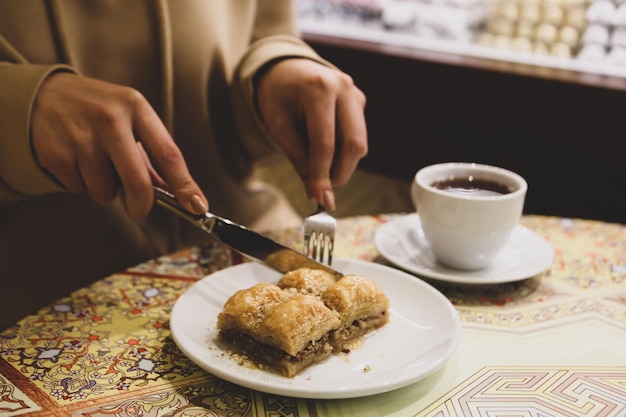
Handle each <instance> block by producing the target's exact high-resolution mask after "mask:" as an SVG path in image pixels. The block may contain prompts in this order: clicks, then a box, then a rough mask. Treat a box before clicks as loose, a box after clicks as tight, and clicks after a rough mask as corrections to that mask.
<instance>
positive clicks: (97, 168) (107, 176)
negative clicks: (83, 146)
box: [77, 154, 118, 204]
mask: <svg viewBox="0 0 626 417" xmlns="http://www.w3.org/2000/svg"><path fill="white" fill-rule="evenodd" d="M77 166H78V169H79V171H80V173H81V176H82V178H83V181H84V183H85V188H86V190H87V193H88V194H89V196H90V197H91V199H92V200H93V201H95V202H96V203H99V204H107V203H110V202H111V201H113V200H114V199H115V196H116V195H117V191H118V182H117V181H116V175H115V170H114V168H113V165H112V164H111V160H110V159H109V158H108V157H107V156H106V155H103V154H99V155H90V156H89V157H87V156H84V155H80V156H79V159H78V161H77Z"/></svg>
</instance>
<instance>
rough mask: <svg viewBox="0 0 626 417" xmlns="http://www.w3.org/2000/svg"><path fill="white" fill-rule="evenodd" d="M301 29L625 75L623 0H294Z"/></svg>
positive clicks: (625, 8)
mask: <svg viewBox="0 0 626 417" xmlns="http://www.w3.org/2000/svg"><path fill="white" fill-rule="evenodd" d="M298 6H299V10H298V11H299V16H300V27H301V30H302V32H303V33H305V34H311V35H326V36H334V37H341V38H346V39H354V40H361V41H368V42H377V43H382V44H385V45H390V46H398V47H406V48H413V49H419V50H425V51H434V52H442V53H450V54H456V55H463V56H468V57H476V58H484V59H492V60H500V61H504V62H512V63H520V64H527V65H534V66H540V67H547V68H556V69H565V70H571V71H580V72H584V73H588V74H600V75H602V74H604V75H612V76H617V77H626V0H299V2H298Z"/></svg>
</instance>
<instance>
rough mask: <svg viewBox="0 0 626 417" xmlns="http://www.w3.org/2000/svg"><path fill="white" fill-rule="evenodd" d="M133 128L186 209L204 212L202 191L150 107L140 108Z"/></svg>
mask: <svg viewBox="0 0 626 417" xmlns="http://www.w3.org/2000/svg"><path fill="white" fill-rule="evenodd" d="M134 129H135V130H136V132H137V135H138V136H139V137H140V138H141V142H142V146H143V149H144V151H145V153H146V154H147V155H148V159H149V160H150V161H152V162H153V163H154V165H155V166H156V168H157V169H158V172H159V173H161V175H162V177H163V179H164V180H165V183H166V184H167V185H168V187H167V188H168V189H169V190H170V192H172V193H173V194H174V195H175V196H176V198H177V200H178V201H179V202H180V203H181V204H182V205H183V206H184V207H185V208H186V209H187V210H189V211H191V212H193V213H197V214H202V213H206V212H207V211H208V209H209V203H208V201H207V199H206V197H205V196H204V193H203V192H202V190H200V187H199V186H198V184H197V183H196V182H195V181H194V180H193V178H192V177H191V174H190V173H189V170H188V168H187V164H186V163H185V160H184V158H183V155H182V153H181V151H180V149H179V148H178V147H177V146H176V144H175V143H174V141H173V140H172V138H171V136H170V134H169V132H168V131H167V129H166V128H165V126H164V125H163V124H162V123H161V121H160V119H159V118H158V116H157V115H156V113H154V111H153V110H152V108H150V107H144V108H142V109H140V114H139V117H138V118H137V119H136V120H135V124H134Z"/></svg>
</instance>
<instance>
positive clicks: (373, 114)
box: [304, 33, 626, 223]
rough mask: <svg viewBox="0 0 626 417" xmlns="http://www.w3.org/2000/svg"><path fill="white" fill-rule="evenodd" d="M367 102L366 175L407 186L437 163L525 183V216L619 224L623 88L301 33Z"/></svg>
mask: <svg viewBox="0 0 626 417" xmlns="http://www.w3.org/2000/svg"><path fill="white" fill-rule="evenodd" d="M304 39H305V40H306V41H307V42H308V43H309V44H310V45H311V46H313V47H314V48H315V49H316V50H317V51H318V52H319V53H320V54H321V55H322V56H323V57H325V58H327V59H328V60H330V61H331V62H333V63H335V64H336V65H337V66H339V67H340V68H341V69H343V70H344V71H346V72H347V73H349V74H351V75H352V77H353V78H354V80H355V82H356V84H357V85H358V86H359V87H360V88H361V89H362V90H363V91H364V92H365V94H366V95H367V97H368V104H367V109H366V115H367V118H368V130H369V138H370V152H369V155H368V156H367V158H366V159H365V160H364V162H363V164H362V167H363V168H365V169H368V170H373V171H376V172H382V173H385V174H388V175H392V176H394V177H397V178H400V179H403V180H410V179H411V178H412V177H413V175H414V173H415V171H416V170H417V169H418V168H420V167H421V166H423V165H426V164H430V163H433V162H440V161H475V162H483V163H490V164H497V165H501V166H504V167H507V168H509V169H512V170H514V171H517V172H519V173H520V174H522V175H524V176H525V177H526V178H527V180H528V183H529V192H528V198H527V204H526V209H525V211H526V212H527V213H528V214H544V215H558V216H564V217H581V218H591V219H600V220H605V221H616V222H620V223H626V169H625V163H624V159H625V157H626V152H625V151H624V148H625V146H624V143H625V142H626V138H625V137H624V136H625V135H626V123H624V121H625V120H626V78H622V77H612V76H606V75H597V74H586V73H582V72H576V71H567V70H560V69H550V68H541V67H536V66H531V65H523V64H514V63H508V62H504V61H496V60H488V59H481V58H476V57H467V56H458V55H452V54H443V53H436V52H432V51H419V50H416V49H409V48H400V47H392V46H388V45H383V44H377V43H371V42H361V41H356V40H348V39H340V38H336V37H329V36H321V35H314V34H306V33H305V34H304Z"/></svg>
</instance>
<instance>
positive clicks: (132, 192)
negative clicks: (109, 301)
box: [0, 0, 367, 328]
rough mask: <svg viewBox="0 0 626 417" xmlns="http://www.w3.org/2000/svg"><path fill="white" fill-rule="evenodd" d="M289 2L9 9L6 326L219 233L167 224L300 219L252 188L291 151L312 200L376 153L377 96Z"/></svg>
mask: <svg viewBox="0 0 626 417" xmlns="http://www.w3.org/2000/svg"><path fill="white" fill-rule="evenodd" d="M294 10H295V8H294V5H293V4H292V2H291V1H287V0H259V1H251V0H212V1H206V0H185V1H177V2H167V1H165V0H161V1H155V0H135V1H130V2H129V1H118V0H98V1H95V0H94V1H84V0H56V1H53V0H50V1H44V0H4V1H2V2H0V204H1V205H0V257H1V258H0V273H2V276H3V277H2V281H3V283H2V285H3V287H2V288H3V291H2V295H1V296H0V298H1V299H0V305H1V307H0V317H1V318H0V328H2V327H3V326H2V325H3V324H5V325H7V324H8V325H10V324H13V323H14V322H15V321H16V320H18V319H19V318H21V317H22V316H24V315H25V314H27V313H29V312H32V311H34V308H36V307H42V306H43V305H44V304H45V303H47V302H50V301H52V300H54V299H55V298H57V297H59V296H62V295H66V294H68V293H69V291H70V290H71V289H73V288H77V287H80V286H84V284H85V282H89V280H95V279H98V278H102V277H103V276H105V275H107V274H110V273H112V272H115V271H119V270H121V269H123V268H125V267H127V266H130V265H132V264H135V263H137V262H140V261H142V260H145V259H148V258H150V257H154V256H157V255H158V254H162V253H165V252H168V251H171V250H174V249H175V248H177V247H180V246H186V245H191V244H197V243H201V242H202V241H203V240H204V239H206V236H204V235H201V234H199V233H197V232H196V231H195V230H193V229H192V228H191V227H190V226H189V227H188V225H186V224H183V223H179V222H178V221H177V220H176V219H173V218H171V216H170V214H168V213H166V212H165V211H164V210H158V209H154V210H152V206H153V194H152V184H157V185H161V186H163V187H166V188H168V189H169V190H170V191H171V192H173V193H174V194H175V195H176V197H177V198H178V200H179V201H180V202H181V203H182V204H183V205H184V206H186V207H187V208H188V209H190V210H192V211H194V212H197V213H200V212H203V211H205V210H207V209H210V210H211V211H212V212H214V213H216V214H220V215H223V216H225V217H228V218H230V219H232V220H234V221H236V222H239V223H242V224H245V225H247V226H249V227H251V228H254V229H267V228H270V227H279V226H287V225H292V224H294V223H295V222H297V221H299V219H298V217H297V215H296V214H295V212H294V211H293V210H292V209H291V208H290V206H289V204H288V202H287V201H286V200H285V198H284V196H282V195H281V194H280V193H279V192H278V190H276V189H274V188H272V187H269V186H268V185H266V184H263V183H260V182H259V181H258V180H256V179H255V178H254V177H253V176H252V169H253V164H254V161H255V160H257V159H258V158H260V157H263V156H265V155H267V153H268V152H272V151H276V150H281V151H282V152H284V153H285V155H286V156H287V158H288V159H289V160H290V161H291V162H292V164H293V165H294V167H295V169H296V171H297V172H298V174H299V175H300V176H301V178H302V180H303V184H304V187H305V189H306V191H307V194H308V195H309V196H310V197H311V198H314V199H316V200H317V201H319V202H321V203H323V204H325V205H326V206H327V207H328V208H329V209H331V210H332V209H334V205H335V203H334V195H333V191H332V187H333V186H334V185H341V184H344V183H345V182H347V180H348V179H349V178H350V176H351V175H352V173H353V172H354V169H355V168H356V165H357V163H358V161H359V160H360V159H361V158H362V157H363V156H365V154H366V153H367V135H366V127H365V121H364V118H363V108H364V106H365V97H364V96H363V94H362V93H361V91H360V90H358V88H357V87H355V86H354V84H353V83H352V80H351V79H350V77H348V76H347V75H346V74H343V73H342V72H340V71H339V70H338V69H336V68H334V67H332V65H330V64H329V63H327V62H326V61H324V60H323V59H322V58H320V57H319V56H318V55H317V54H316V53H315V52H314V51H313V50H312V49H311V48H309V47H308V46H307V45H306V44H304V43H303V42H302V41H301V40H300V39H299V38H298V34H297V30H296V21H295V11H294Z"/></svg>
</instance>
